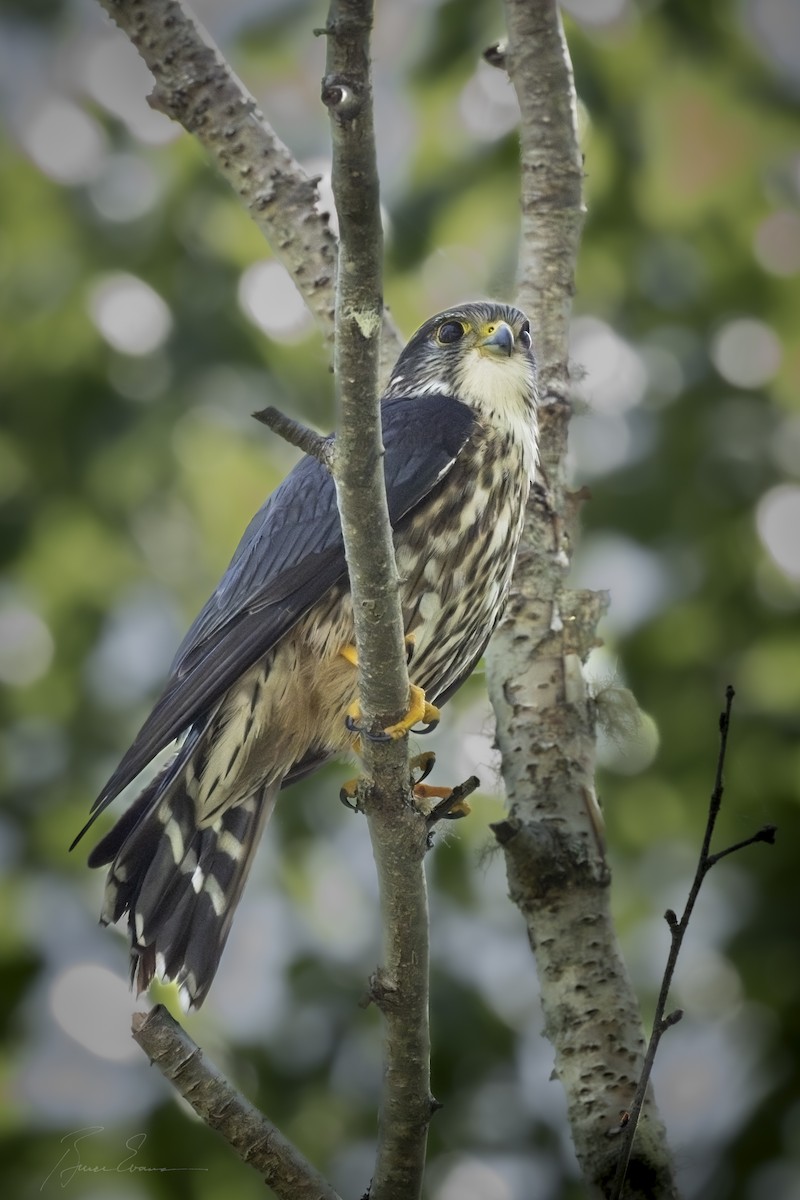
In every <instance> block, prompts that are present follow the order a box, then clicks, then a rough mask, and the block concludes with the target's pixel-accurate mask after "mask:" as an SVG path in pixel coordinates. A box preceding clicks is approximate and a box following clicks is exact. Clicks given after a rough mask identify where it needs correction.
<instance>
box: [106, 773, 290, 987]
mask: <svg viewBox="0 0 800 1200" xmlns="http://www.w3.org/2000/svg"><path fill="white" fill-rule="evenodd" d="M168 773H169V769H167V771H165V772H164V774H162V775H160V776H157V777H156V779H154V780H153V782H152V783H151V784H150V785H149V786H148V787H146V788H145V789H144V791H143V792H142V794H141V795H140V796H139V797H138V798H137V800H136V801H135V802H134V803H133V805H132V806H131V807H130V808H129V809H128V811H127V812H125V813H124V814H123V816H122V817H121V818H120V820H119V821H118V822H117V824H116V825H115V826H114V828H113V829H112V830H111V831H110V833H108V834H107V835H106V837H105V838H103V840H102V841H101V842H100V843H99V844H98V845H97V846H96V847H95V848H94V850H93V851H92V853H91V855H90V856H89V866H90V867H99V866H103V865H105V864H107V863H110V864H111V869H110V870H109V872H108V878H107V880H106V890H105V896H104V900H103V911H102V914H101V918H100V919H101V921H102V922H103V924H106V925H109V924H113V923H114V922H116V921H118V920H119V919H120V917H122V916H123V914H125V913H127V914H128V932H129V935H130V942H131V982H133V981H134V980H135V982H136V988H137V991H139V992H142V991H144V989H145V988H146V987H147V986H148V985H149V983H150V981H151V979H152V978H153V977H154V976H156V975H157V976H158V977H159V978H161V979H172V980H175V982H176V983H177V984H178V985H179V987H180V989H181V999H182V1001H183V1003H184V1004H185V1006H186V1007H187V1008H188V1007H194V1008H199V1007H200V1005H201V1004H202V1003H203V1000H204V999H205V997H206V994H207V992H208V989H209V987H210V986H211V981H212V980H213V978H214V975H215V974H216V971H217V967H218V966H219V960H220V956H221V955H222V951H223V949H224V947H225V942H226V941H227V938H228V933H229V931H230V927H231V923H232V921H233V916H234V913H235V911H236V906H237V904H238V903H239V900H240V898H241V895H242V890H243V888H244V885H245V881H246V879H247V874H248V871H249V870H250V866H251V864H252V861H253V858H254V856H255V851H256V847H257V846H258V843H259V841H260V840H261V834H262V832H263V830H264V826H265V825H266V823H267V821H268V820H269V817H270V815H271V813H272V810H273V808H274V807H275V800H276V799H277V795H278V792H279V790H280V782H277V783H272V784H267V785H264V786H263V787H261V788H260V789H259V790H258V791H256V792H254V793H253V794H252V795H250V796H248V798H247V799H246V800H244V801H243V802H241V803H239V804H236V805H234V806H232V807H231V808H229V809H226V810H225V811H224V812H222V813H221V815H220V816H219V817H218V818H217V819H216V820H215V821H214V822H213V823H212V824H210V825H207V826H204V827H198V824H197V817H196V811H195V803H194V801H193V800H192V798H191V796H190V795H189V793H188V792H187V790H186V787H185V784H184V782H183V778H182V777H181V776H179V777H178V778H177V779H175V780H174V781H169V782H166V781H165V778H164V776H165V775H168ZM165 782H166V786H165Z"/></svg>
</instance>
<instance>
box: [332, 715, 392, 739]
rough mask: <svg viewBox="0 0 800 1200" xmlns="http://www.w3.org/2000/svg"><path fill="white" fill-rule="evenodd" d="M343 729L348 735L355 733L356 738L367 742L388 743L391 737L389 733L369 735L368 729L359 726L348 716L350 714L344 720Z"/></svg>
mask: <svg viewBox="0 0 800 1200" xmlns="http://www.w3.org/2000/svg"><path fill="white" fill-rule="evenodd" d="M344 727H345V729H346V730H347V732H348V733H355V734H357V736H358V737H361V738H366V739H367V741H369V742H390V741H391V740H392V735H391V734H390V733H384V732H383V731H381V732H380V733H370V732H369V730H368V729H364V728H363V726H361V725H359V724H358V722H357V721H356V720H355V718H353V717H351V716H350V713H348V714H347V716H346V717H345V719H344Z"/></svg>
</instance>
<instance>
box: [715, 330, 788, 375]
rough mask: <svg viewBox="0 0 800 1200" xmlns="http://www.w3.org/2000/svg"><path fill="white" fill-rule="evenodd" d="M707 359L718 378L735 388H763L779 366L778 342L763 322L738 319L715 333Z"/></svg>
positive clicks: (779, 347) (772, 331)
mask: <svg viewBox="0 0 800 1200" xmlns="http://www.w3.org/2000/svg"><path fill="white" fill-rule="evenodd" d="M711 358H712V361H713V363H714V366H715V367H716V368H717V370H718V371H719V373H720V375H721V376H722V378H723V379H727V381H728V383H732V384H734V386H735V387H740V388H757V387H763V386H764V384H765V383H769V381H770V379H772V378H773V377H774V375H775V374H776V372H777V370H778V367H779V366H780V365H781V343H780V341H779V340H778V338H777V336H776V334H775V332H774V330H772V329H770V327H769V325H765V324H764V322H763V321H757V320H756V319H755V318H754V317H739V318H737V320H735V321H728V323H727V324H726V325H723V327H722V328H721V329H720V330H718V332H717V333H716V335H715V336H714V338H713V340H712V342H711Z"/></svg>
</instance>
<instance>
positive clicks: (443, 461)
mask: <svg viewBox="0 0 800 1200" xmlns="http://www.w3.org/2000/svg"><path fill="white" fill-rule="evenodd" d="M382 421H383V441H384V446H385V449H386V455H385V460H384V470H385V476H386V492H387V500H388V505H389V517H390V520H391V523H392V526H393V527H394V526H396V525H397V524H398V522H399V521H400V520H401V519H402V518H403V517H404V516H405V515H406V514H407V513H409V512H410V511H411V510H412V509H414V508H415V507H416V506H417V505H418V504H420V503H422V502H423V501H424V499H425V497H426V496H427V495H428V494H429V492H430V491H431V490H432V489H433V488H434V487H435V486H436V484H437V483H438V482H439V481H440V480H441V479H442V478H444V476H445V475H446V474H447V472H448V470H449V469H450V467H451V466H452V464H453V462H454V461H455V459H456V458H457V457H458V454H459V453H460V451H461V450H462V448H463V447H464V445H465V444H466V442H467V440H468V438H469V437H470V435H471V434H472V432H473V430H474V427H475V416H474V414H473V412H472V411H471V409H469V408H468V407H467V406H466V405H464V404H462V403H461V402H460V401H458V400H456V399H454V398H453V397H450V396H442V395H430V396H410V397H396V398H393V399H392V400H389V401H386V402H384V404H383V406H382ZM346 574H347V565H346V562H345V556H344V545H343V542H342V532H341V526H340V523H339V513H338V509H337V506H336V489H335V487H334V483H333V479H332V478H331V476H330V474H329V472H328V471H327V470H326V468H325V467H323V466H322V465H321V464H320V463H318V462H317V461H316V459H312V458H304V459H303V460H301V462H299V463H298V464H297V466H296V467H295V468H294V469H293V470H292V471H291V472H290V474H289V475H288V476H287V477H286V479H285V480H284V481H283V483H282V484H281V485H280V487H279V488H278V489H277V490H276V491H275V492H274V493H273V494H272V495H271V496H270V498H269V499H268V500H267V502H266V503H265V504H264V505H263V506H262V508H261V509H260V510H259V512H258V513H257V514H256V516H255V517H254V518H253V520H252V521H251V522H250V524H249V526H248V527H247V529H246V531H245V533H244V536H243V537H242V540H241V542H240V543H239V547H238V549H237V550H236V553H235V554H234V556H233V559H232V561H231V564H230V566H229V568H228V570H227V571H226V573H225V575H224V576H223V578H222V580H221V581H220V584H219V586H218V587H217V589H216V591H215V592H214V594H213V595H212V597H211V598H210V600H209V601H208V603H207V604H206V605H205V607H204V608H203V610H202V611H201V613H200V614H199V616H198V617H197V619H196V620H195V622H194V624H193V625H192V626H191V628H190V629H189V632H188V633H187V634H186V637H185V638H184V640H183V642H182V643H181V645H180V647H179V649H178V652H177V655H176V657H175V659H174V661H173V664H172V670H171V674H170V677H169V679H168V680H167V684H166V687H165V689H164V691H163V693H162V695H161V697H160V698H159V700H158V701H157V703H156V705H155V707H154V708H153V711H152V712H151V714H150V716H149V717H148V718H147V720H146V721H145V723H144V725H143V726H142V728H141V730H140V731H139V733H138V735H137V737H136V739H135V741H134V743H133V745H132V746H131V747H130V749H129V750H128V752H127V754H126V755H125V756H124V758H123V759H122V762H121V763H120V765H119V767H118V768H117V770H116V771H115V772H114V774H113V775H112V776H111V778H110V780H109V781H108V783H107V784H106V786H105V788H104V789H103V791H102V792H101V793H100V795H99V796H98V798H97V800H96V801H95V803H94V805H93V807H92V814H93V815H92V818H91V820H90V822H89V823H88V824H87V826H86V827H85V828H84V829H83V830H81V833H80V834H79V835H78V838H76V839H75V841H76V842H77V841H78V840H79V839H80V837H82V836H83V834H84V833H85V831H86V829H88V827H89V824H91V823H92V821H94V819H95V818H96V817H97V815H98V814H99V813H100V812H101V811H102V810H103V809H104V808H105V807H106V806H107V805H108V804H110V803H111V801H112V800H113V799H114V798H115V797H116V796H118V795H119V793H120V792H121V791H122V789H123V788H124V787H126V786H127V785H128V783H130V782H131V781H132V780H133V779H135V778H136V776H137V775H138V774H139V773H140V772H141V771H142V770H143V769H144V767H146V766H147V764H148V763H149V762H150V761H151V760H152V759H153V758H154V757H155V755H156V754H158V753H159V752H160V751H161V750H163V749H164V748H165V747H166V746H168V745H169V744H170V743H171V742H172V741H174V740H175V739H176V738H177V737H179V736H180V735H181V734H182V733H184V732H185V731H186V730H187V729H189V728H190V727H192V726H194V727H195V730H194V732H195V734H196V733H197V732H198V727H199V729H200V731H201V730H202V727H203V725H204V723H205V721H206V720H207V719H208V716H209V713H210V710H211V708H212V706H213V705H214V703H215V702H216V701H217V700H218V699H219V698H220V697H221V696H222V695H223V694H224V693H225V692H226V691H227V689H228V688H229V687H231V686H232V684H234V683H235V682H236V680H237V679H238V678H239V676H240V675H242V673H243V672H244V671H246V670H247V669H248V668H249V667H250V666H252V665H253V664H254V663H255V662H257V661H258V660H259V658H261V657H262V656H263V655H264V654H266V653H267V652H268V651H269V650H270V649H271V647H272V646H274V645H275V644H276V642H278V641H279V639H280V638H281V637H283V636H284V634H286V633H287V632H288V631H289V630H290V629H291V628H292V626H293V625H294V624H295V623H296V622H297V621H298V620H299V619H300V618H301V617H302V616H303V615H304V614H305V613H307V612H308V610H309V609H310V608H311V607H312V606H313V605H314V604H316V603H317V601H319V600H321V599H322V597H323V596H324V595H325V593H326V592H327V591H328V590H329V589H330V588H331V587H333V586H334V584H336V583H337V582H338V581H340V580H342V579H344V578H345V577H346ZM74 844H75V843H73V845H74Z"/></svg>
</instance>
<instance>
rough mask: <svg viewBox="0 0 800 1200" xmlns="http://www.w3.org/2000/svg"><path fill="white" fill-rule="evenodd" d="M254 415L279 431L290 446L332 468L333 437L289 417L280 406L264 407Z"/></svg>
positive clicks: (274, 430)
mask: <svg viewBox="0 0 800 1200" xmlns="http://www.w3.org/2000/svg"><path fill="white" fill-rule="evenodd" d="M252 415H253V417H254V418H255V420H256V421H260V422H261V424H262V425H266V426H267V428H268V429H271V430H272V431H273V433H277V434H278V436H279V437H282V438H283V440H284V441H285V442H288V443H289V445H290V446H297V448H298V450H303V451H304V452H305V453H306V454H310V455H311V456H312V458H316V459H317V460H318V461H319V462H321V463H322V465H323V466H324V467H327V468H328V469H329V470H330V468H331V466H332V465H333V455H334V441H333V438H330V437H323V436H322V434H321V433H315V432H314V430H313V429H309V427H308V426H307V425H303V423H302V422H301V421H295V420H294V418H293V417H288V416H287V415H286V413H283V412H281V410H280V409H279V408H273V407H272V405H269V406H268V407H267V408H262V409H261V410H260V412H254V413H253V414H252Z"/></svg>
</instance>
